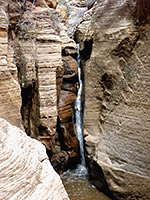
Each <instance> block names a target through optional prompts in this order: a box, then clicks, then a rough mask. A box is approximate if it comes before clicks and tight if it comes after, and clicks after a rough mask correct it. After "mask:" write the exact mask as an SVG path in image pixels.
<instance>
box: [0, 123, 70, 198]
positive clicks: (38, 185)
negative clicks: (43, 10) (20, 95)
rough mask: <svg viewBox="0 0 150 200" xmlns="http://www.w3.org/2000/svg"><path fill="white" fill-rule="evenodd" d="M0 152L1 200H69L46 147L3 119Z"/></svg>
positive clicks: (0, 127)
mask: <svg viewBox="0 0 150 200" xmlns="http://www.w3.org/2000/svg"><path fill="white" fill-rule="evenodd" d="M14 138H15V140H14ZM0 152H1V156H0V182H1V184H0V199H5V200H10V199H12V200H13V199H14V200H15V199H24V200H27V199H30V200H35V199H38V200H40V199H43V200H69V198H68V195H67V193H66V191H65V189H64V186H63V184H62V181H61V179H60V177H59V175H58V174H57V173H56V172H55V171H54V169H53V167H52V166H51V164H50V162H49V159H48V157H47V155H46V149H45V147H44V145H42V144H41V143H40V142H39V141H37V140H35V139H31V138H30V137H28V136H27V135H26V133H25V132H23V131H22V130H20V129H19V128H18V127H16V126H12V125H11V124H10V123H8V122H7V121H6V120H4V119H0Z"/></svg>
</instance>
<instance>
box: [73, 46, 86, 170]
mask: <svg viewBox="0 0 150 200" xmlns="http://www.w3.org/2000/svg"><path fill="white" fill-rule="evenodd" d="M77 50H78V57H77V61H78V79H79V88H78V94H77V99H76V101H75V116H76V132H77V137H78V140H79V145H80V155H81V165H83V166H85V157H84V145H83V115H82V103H81V95H82V77H81V66H80V52H79V44H77Z"/></svg>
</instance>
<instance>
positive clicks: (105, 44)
mask: <svg viewBox="0 0 150 200" xmlns="http://www.w3.org/2000/svg"><path fill="white" fill-rule="evenodd" d="M149 11H150V4H149V3H148V2H147V1H143V0H138V1H134V0H132V1H128V0H123V1H121V0H100V1H97V2H96V3H95V5H94V7H93V8H91V9H90V10H89V11H88V12H86V14H85V15H84V16H83V19H82V21H81V23H80V25H79V26H78V29H77V31H76V35H75V37H76V40H77V41H78V42H80V50H81V58H82V67H83V68H84V72H85V77H84V84H85V108H84V129H85V131H84V133H85V147H86V155H87V160H88V164H89V167H90V173H91V177H92V179H93V184H95V185H96V186H97V187H98V188H99V189H100V190H102V191H104V192H105V193H107V194H109V195H110V196H111V197H112V199H114V200H116V199H118V200H121V199H126V200H129V199H130V200H131V199H136V200H137V199H138V200H148V199H150V164H149V163H150V158H149V155H150V135H149V131H150V123H149V122H150V109H149V106H150V76H149V75H150V68H149V67H150V50H149V49H150V23H149V22H150V16H149ZM90 49H91V51H90Z"/></svg>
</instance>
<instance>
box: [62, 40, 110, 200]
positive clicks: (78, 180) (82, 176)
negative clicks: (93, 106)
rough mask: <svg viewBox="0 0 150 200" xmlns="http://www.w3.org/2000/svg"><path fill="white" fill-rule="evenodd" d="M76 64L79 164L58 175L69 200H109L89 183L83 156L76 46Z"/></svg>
mask: <svg viewBox="0 0 150 200" xmlns="http://www.w3.org/2000/svg"><path fill="white" fill-rule="evenodd" d="M77 53H78V56H77V62H78V79H79V85H78V92H77V98H76V101H75V124H76V126H75V128H76V133H77V138H78V140H79V149H80V152H79V153H80V164H78V165H77V166H76V167H75V168H73V169H69V170H67V171H66V172H64V173H63V174H61V175H60V177H61V179H62V181H63V184H64V186H65V189H66V191H67V193H68V195H69V198H70V200H87V199H88V200H110V198H108V197H107V196H106V195H104V194H103V193H102V192H100V191H99V190H98V189H97V188H96V187H95V186H94V185H92V182H91V181H90V178H89V174H88V169H87V166H86V161H85V155H84V138H83V108H82V107H83V105H82V90H83V83H82V69H81V63H80V62H81V61H80V45H79V44H77Z"/></svg>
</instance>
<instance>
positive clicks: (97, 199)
mask: <svg viewBox="0 0 150 200" xmlns="http://www.w3.org/2000/svg"><path fill="white" fill-rule="evenodd" d="M60 177H61V179H62V181H63V184H64V186H65V188H66V191H67V192H68V195H69V198H70V200H111V199H110V198H108V197H107V196H105V195H104V194H103V193H102V192H100V191H99V190H98V189H96V188H95V187H94V186H93V185H92V184H91V183H90V180H89V177H88V172H87V169H86V168H85V167H84V166H82V165H78V167H77V168H76V169H73V170H68V171H67V172H64V173H63V174H62V175H60Z"/></svg>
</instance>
